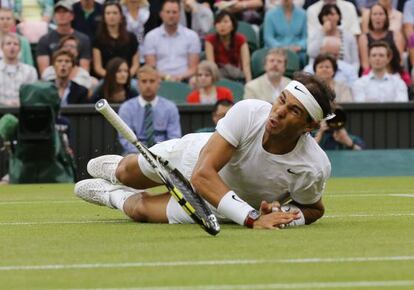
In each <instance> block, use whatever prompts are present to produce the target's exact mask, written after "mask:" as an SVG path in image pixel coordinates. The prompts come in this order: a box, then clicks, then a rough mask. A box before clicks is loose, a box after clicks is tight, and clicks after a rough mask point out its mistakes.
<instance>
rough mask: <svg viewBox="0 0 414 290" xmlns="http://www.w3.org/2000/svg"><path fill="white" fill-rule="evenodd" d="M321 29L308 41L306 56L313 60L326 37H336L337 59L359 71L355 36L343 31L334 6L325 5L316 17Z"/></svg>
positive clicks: (339, 13) (340, 18)
mask: <svg viewBox="0 0 414 290" xmlns="http://www.w3.org/2000/svg"><path fill="white" fill-rule="evenodd" d="M318 19H319V23H320V24H321V25H322V26H321V29H318V30H315V33H314V34H313V35H312V38H309V39H308V54H309V57H310V58H311V59H313V58H315V57H316V56H317V55H318V54H319V53H320V49H321V46H322V41H323V39H324V38H325V37H326V36H333V37H337V38H338V39H339V40H340V42H341V47H340V50H339V59H340V60H343V61H345V62H347V63H349V64H351V65H353V66H354V67H355V69H356V70H359V55H358V45H357V42H356V38H355V36H354V35H353V34H352V33H350V32H349V31H346V30H343V29H342V28H341V27H340V25H341V21H342V15H341V11H340V10H339V8H338V6H336V4H325V5H324V6H323V7H322V10H321V12H320V13H319V15H318Z"/></svg>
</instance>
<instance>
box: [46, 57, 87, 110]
mask: <svg viewBox="0 0 414 290" xmlns="http://www.w3.org/2000/svg"><path fill="white" fill-rule="evenodd" d="M52 64H53V68H54V69H55V72H56V79H55V81H54V83H55V85H56V88H57V90H58V94H59V96H60V99H61V103H60V105H61V106H65V105H68V104H85V103H89V102H90V101H89V99H88V89H87V88H85V87H82V86H81V85H78V84H77V83H75V82H73V81H71V80H70V75H71V74H72V69H73V68H74V67H75V66H76V58H75V55H73V54H72V53H71V52H70V51H69V50H65V49H61V50H57V51H55V52H54V53H53V57H52Z"/></svg>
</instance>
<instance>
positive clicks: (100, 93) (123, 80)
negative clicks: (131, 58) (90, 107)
mask: <svg viewBox="0 0 414 290" xmlns="http://www.w3.org/2000/svg"><path fill="white" fill-rule="evenodd" d="M105 69H106V71H107V74H106V75H105V77H104V79H103V83H102V84H101V85H100V86H99V87H98V88H97V89H96V90H95V93H94V95H93V97H92V102H93V103H95V102H97V101H98V100H99V99H106V100H108V102H109V103H123V102H124V101H126V100H128V99H131V98H133V97H136V96H138V92H137V90H136V89H135V88H132V87H131V74H130V71H129V67H128V63H127V62H126V60H124V59H123V58H120V57H114V58H113V59H111V60H110V61H108V63H107V65H106V68H105Z"/></svg>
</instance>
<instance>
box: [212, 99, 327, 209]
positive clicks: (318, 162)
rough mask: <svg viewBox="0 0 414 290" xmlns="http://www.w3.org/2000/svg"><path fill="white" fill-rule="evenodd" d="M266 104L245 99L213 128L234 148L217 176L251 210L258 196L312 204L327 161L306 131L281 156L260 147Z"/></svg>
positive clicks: (319, 190)
mask: <svg viewBox="0 0 414 290" xmlns="http://www.w3.org/2000/svg"><path fill="white" fill-rule="evenodd" d="M271 108H272V105H271V104H269V103H267V102H264V101H260V100H245V101H241V102H238V103H237V104H236V105H235V106H233V108H232V109H230V110H229V111H228V112H227V114H226V116H225V117H224V118H223V119H221V120H220V121H219V123H218V125H217V132H218V133H219V134H220V135H221V136H222V137H224V138H225V139H226V140H227V141H228V142H229V143H230V144H232V145H233V146H234V147H236V148H237V150H236V152H235V154H234V156H233V157H232V158H231V160H230V162H229V163H228V164H226V166H225V167H224V168H223V169H222V170H221V171H220V176H221V177H222V178H223V180H224V182H225V183H226V184H227V185H228V186H229V187H230V188H231V189H232V190H234V191H235V192H236V193H237V194H238V195H239V196H240V197H241V198H243V199H244V200H245V201H246V202H248V203H249V204H250V205H252V206H253V207H255V208H258V207H259V206H260V202H261V201H262V200H266V201H269V202H270V201H274V200H279V201H284V200H286V199H288V198H292V199H293V200H295V201H296V202H298V203H300V204H312V203H315V202H317V201H318V200H319V199H320V198H321V195H322V192H323V190H324V187H325V182H326V180H327V179H328V177H329V175H330V172H331V164H330V162H329V159H328V157H327V156H326V154H325V152H324V151H323V150H322V149H321V148H320V147H319V145H318V144H317V142H316V141H315V140H314V138H313V137H312V136H310V134H304V135H302V136H301V137H300V138H299V141H298V143H297V144H296V147H295V148H294V149H293V150H292V151H291V152H289V153H287V154H283V155H276V154H271V153H269V152H267V151H265V150H264V149H263V145H262V140H263V134H264V132H265V124H266V121H267V119H268V116H269V114H270V110H271Z"/></svg>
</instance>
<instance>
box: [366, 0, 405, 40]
mask: <svg viewBox="0 0 414 290" xmlns="http://www.w3.org/2000/svg"><path fill="white" fill-rule="evenodd" d="M392 2H393V0H378V2H377V3H378V4H379V5H381V6H382V7H384V8H385V9H386V10H387V15H388V18H389V30H391V31H395V32H402V24H403V14H402V13H401V12H400V11H398V10H397V9H395V8H393V7H392ZM370 14H371V13H370V10H368V9H364V11H363V12H362V17H361V28H362V33H368V32H369V31H370V30H371V29H370V28H369V21H370V20H369V19H370V17H371V15H370Z"/></svg>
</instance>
